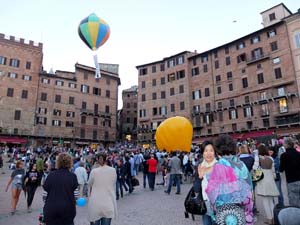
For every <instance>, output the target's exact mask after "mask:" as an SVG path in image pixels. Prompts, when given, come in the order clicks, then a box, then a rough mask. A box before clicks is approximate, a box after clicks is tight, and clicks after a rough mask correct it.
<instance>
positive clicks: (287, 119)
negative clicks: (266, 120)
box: [275, 114, 300, 126]
mask: <svg viewBox="0 0 300 225" xmlns="http://www.w3.org/2000/svg"><path fill="white" fill-rule="evenodd" d="M298 123H300V115H299V114H296V115H292V116H284V117H279V118H277V119H275V124H276V125H278V126H280V125H290V124H298Z"/></svg>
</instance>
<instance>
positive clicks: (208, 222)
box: [202, 215, 212, 225]
mask: <svg viewBox="0 0 300 225" xmlns="http://www.w3.org/2000/svg"><path fill="white" fill-rule="evenodd" d="M202 222H203V225H212V220H211V217H210V216H209V215H203V216H202Z"/></svg>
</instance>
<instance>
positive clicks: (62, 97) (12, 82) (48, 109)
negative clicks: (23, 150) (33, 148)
mask: <svg viewBox="0 0 300 225" xmlns="http://www.w3.org/2000/svg"><path fill="white" fill-rule="evenodd" d="M42 50H43V49H42V44H40V43H39V44H35V43H34V42H32V41H30V42H28V43H26V42H25V41H24V39H20V40H17V39H16V38H15V37H5V36H4V35H3V34H0V79H1V82H0V128H1V129H0V132H1V133H0V143H11V144H34V145H43V144H49V145H52V144H54V145H56V144H64V145H67V146H74V145H90V144H93V143H94V144H100V143H101V144H104V145H105V144H108V143H112V142H115V141H116V136H117V127H116V126H117V105H118V86H119V85H120V78H119V75H118V70H116V69H115V68H117V67H116V66H117V65H116V66H113V65H111V64H110V65H109V67H108V66H107V68H112V69H114V70H113V71H112V70H110V69H107V71H105V70H101V75H102V77H101V79H95V69H94V68H92V67H88V66H85V65H81V64H78V63H77V64H76V65H75V72H68V71H59V70H58V71H56V72H55V73H47V72H45V71H43V68H42V59H43V51H42ZM102 66H105V65H102Z"/></svg>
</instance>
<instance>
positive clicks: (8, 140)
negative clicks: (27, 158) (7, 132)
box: [0, 136, 27, 146]
mask: <svg viewBox="0 0 300 225" xmlns="http://www.w3.org/2000/svg"><path fill="white" fill-rule="evenodd" d="M26 143H27V139H26V138H21V137H8V136H6V137H4V136H0V144H1V145H10V146H22V145H25V144H26Z"/></svg>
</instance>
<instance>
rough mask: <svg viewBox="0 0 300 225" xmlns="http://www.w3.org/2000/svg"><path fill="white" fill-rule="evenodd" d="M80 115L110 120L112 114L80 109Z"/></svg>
mask: <svg viewBox="0 0 300 225" xmlns="http://www.w3.org/2000/svg"><path fill="white" fill-rule="evenodd" d="M80 115H87V116H98V117H102V118H107V119H110V118H111V115H112V114H111V113H106V112H100V111H94V110H91V109H80Z"/></svg>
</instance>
